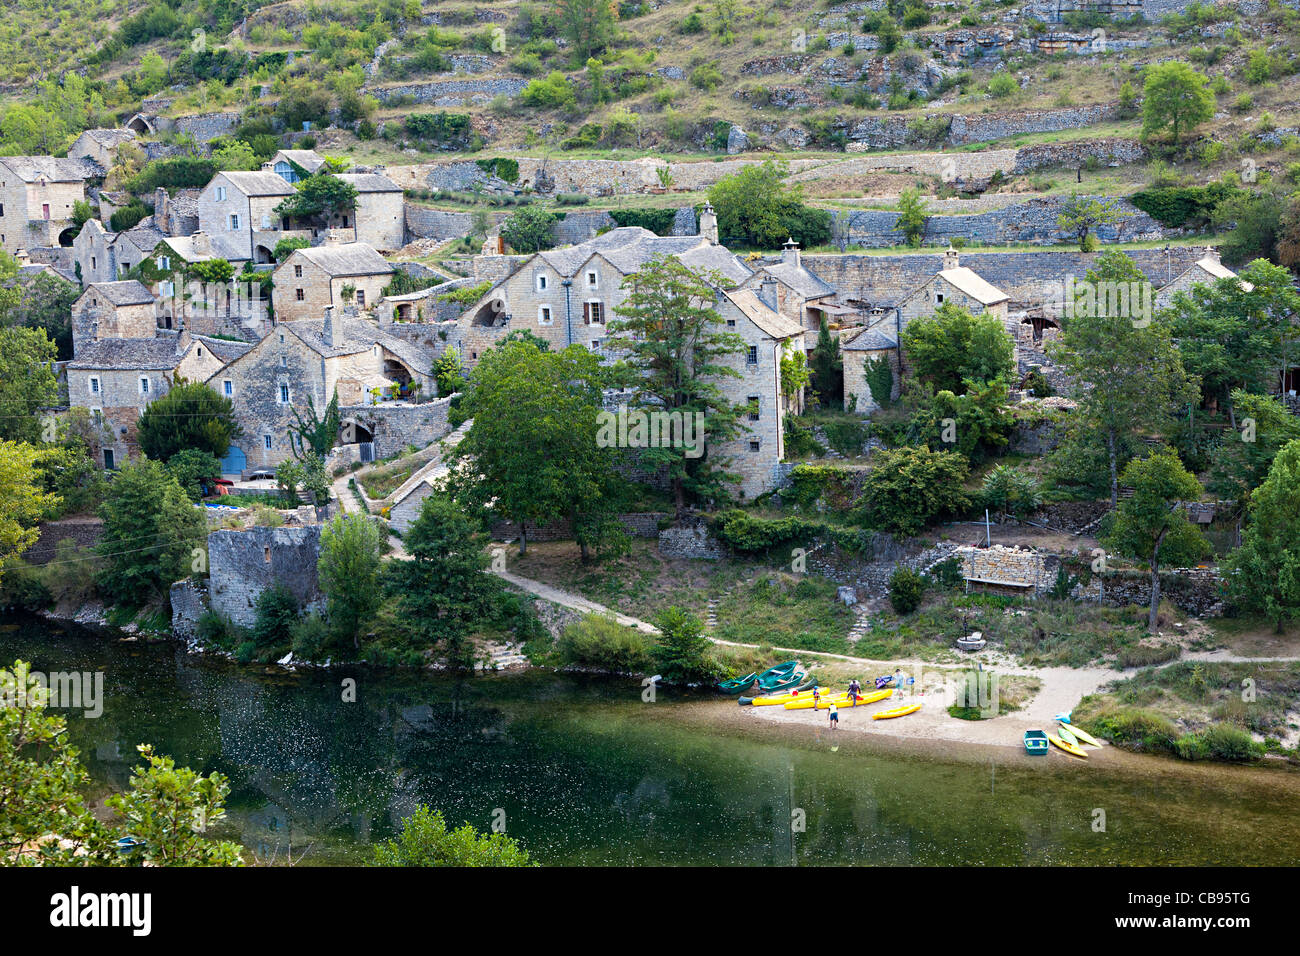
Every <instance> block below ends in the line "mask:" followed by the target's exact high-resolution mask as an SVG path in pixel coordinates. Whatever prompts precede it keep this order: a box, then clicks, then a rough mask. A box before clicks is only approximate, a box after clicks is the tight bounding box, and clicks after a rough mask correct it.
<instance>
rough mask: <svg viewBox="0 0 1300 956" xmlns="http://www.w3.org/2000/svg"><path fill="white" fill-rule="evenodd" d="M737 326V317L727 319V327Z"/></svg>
mask: <svg viewBox="0 0 1300 956" xmlns="http://www.w3.org/2000/svg"><path fill="white" fill-rule="evenodd" d="M735 327H736V320H735V319H727V328H729V329H734V328H735Z"/></svg>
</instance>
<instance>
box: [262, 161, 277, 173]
mask: <svg viewBox="0 0 1300 956" xmlns="http://www.w3.org/2000/svg"><path fill="white" fill-rule="evenodd" d="M262 172H264V173H273V172H275V165H274V164H273V163H263V164H262Z"/></svg>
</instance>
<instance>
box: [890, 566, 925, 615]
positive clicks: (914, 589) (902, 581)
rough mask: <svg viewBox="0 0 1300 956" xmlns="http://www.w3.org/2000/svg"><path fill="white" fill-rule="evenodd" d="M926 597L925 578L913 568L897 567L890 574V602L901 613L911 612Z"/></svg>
mask: <svg viewBox="0 0 1300 956" xmlns="http://www.w3.org/2000/svg"><path fill="white" fill-rule="evenodd" d="M923 597H925V578H924V577H922V576H921V575H920V574H917V573H916V572H915V571H913V570H912V569H911V568H903V567H900V568H897V569H895V571H894V573H893V574H891V575H890V576H889V603H890V604H891V605H892V606H893V608H894V610H895V611H897V612H898V613H899V614H911V613H912V612H913V611H915V610H916V609H917V608H918V607H920V606H921V598H923Z"/></svg>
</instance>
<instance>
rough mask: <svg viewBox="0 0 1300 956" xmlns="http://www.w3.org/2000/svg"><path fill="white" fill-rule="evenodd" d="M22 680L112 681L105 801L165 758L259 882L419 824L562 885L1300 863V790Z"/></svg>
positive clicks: (1125, 764)
mask: <svg viewBox="0 0 1300 956" xmlns="http://www.w3.org/2000/svg"><path fill="white" fill-rule="evenodd" d="M16 658H21V659H23V660H26V661H28V662H30V663H31V664H32V666H33V668H34V669H35V670H38V671H43V672H47V673H48V672H57V671H91V672H95V671H99V672H102V673H103V674H104V693H105V701H104V708H103V714H102V715H101V716H99V717H97V718H90V717H86V716H83V715H81V714H79V713H76V712H69V713H68V718H69V728H70V735H71V738H72V740H73V742H74V744H76V746H77V747H78V748H79V749H80V750H81V751H82V755H83V758H84V760H85V762H86V764H87V766H88V768H89V770H90V773H91V776H92V778H93V780H94V783H95V787H96V791H97V792H96V795H97V796H98V795H102V794H103V793H106V792H109V791H113V790H119V789H122V788H124V787H126V786H127V785H128V780H129V777H130V773H131V768H132V767H133V766H134V765H135V764H136V763H137V762H138V757H137V754H136V752H135V746H136V744H138V743H144V742H148V743H152V744H154V745H156V747H157V748H158V750H159V751H160V752H162V753H165V754H168V755H170V756H173V757H175V758H176V760H177V762H178V763H179V764H186V765H189V766H192V767H194V768H195V769H198V770H202V771H203V772H209V771H213V770H217V771H220V772H221V773H223V774H225V775H227V776H228V777H229V778H230V781H231V794H230V798H229V800H228V810H229V817H228V819H227V820H226V821H225V822H223V824H222V825H221V826H220V828H219V829H218V831H217V833H216V834H215V835H218V836H222V837H226V838H230V839H235V840H238V841H239V842H240V843H242V844H243V845H244V846H245V847H247V848H248V850H249V851H250V852H251V853H252V854H254V855H255V858H256V859H257V860H259V861H261V862H269V863H275V864H283V863H285V862H286V860H287V859H289V858H290V854H291V856H292V859H293V861H294V862H295V863H296V862H303V863H307V864H316V865H330V864H349V863H357V862H362V861H364V860H366V859H367V858H368V856H369V853H370V846H371V844H373V843H374V842H375V841H377V840H381V839H384V838H387V837H389V836H391V835H393V833H394V829H395V826H396V824H397V823H398V821H399V820H400V819H401V818H402V817H403V816H404V815H407V814H409V813H410V812H411V811H412V810H413V809H414V808H415V807H416V805H417V804H419V803H427V804H429V805H431V806H433V807H435V808H437V809H440V810H442V811H443V812H444V814H445V815H446V816H447V817H448V819H449V821H451V822H453V823H460V822H462V821H466V820H468V821H470V822H472V823H474V824H475V825H476V826H479V827H481V828H484V829H487V828H489V827H491V825H492V823H493V821H494V819H495V820H498V821H503V822H504V825H505V828H506V832H508V833H510V834H511V835H512V836H515V837H517V838H518V839H519V840H521V841H522V842H523V844H524V845H525V846H526V847H527V849H528V850H529V851H530V852H531V853H532V854H533V855H534V856H535V857H536V858H537V859H538V860H540V861H542V862H543V863H549V864H569V865H592V864H712V865H741V864H761V865H790V864H839V863H853V864H868V863H871V864H878V865H911V864H928V865H953V866H972V865H975V866H979V865H1031V864H1046V865H1053V864H1075V865H1091V864H1120V865H1127V864H1135V865H1200V864H1219V865H1229V864H1241V865H1295V864H1296V863H1297V862H1300V773H1298V772H1296V771H1294V770H1292V769H1288V768H1284V767H1252V768H1241V767H1225V766H1217V765H1201V764H1197V765H1192V764H1186V763H1182V762H1179V761H1175V760H1172V759H1165V758H1157V757H1144V756H1138V755H1130V754H1122V753H1120V752H1119V751H1114V755H1115V757H1116V759H1114V760H1110V761H1108V762H1107V763H1106V765H1104V766H1103V765H1102V762H1100V761H1094V762H1093V764H1092V765H1087V764H1079V762H1076V761H1068V762H1067V761H1065V760H1056V759H1048V758H1030V757H1027V756H1024V755H1023V754H1020V753H1018V752H1017V751H1015V750H1011V749H998V750H981V749H978V748H962V749H960V750H956V751H945V750H943V749H942V748H930V749H918V750H915V751H913V750H899V749H897V748H896V747H894V748H888V749H881V748H880V747H879V746H876V745H874V744H873V743H872V742H871V741H869V740H865V739H855V737H856V738H861V737H862V735H848V734H840V735H838V739H834V740H833V741H832V739H831V738H830V737H829V735H827V734H823V733H817V734H811V733H808V732H807V731H806V730H799V729H794V728H787V727H775V726H768V725H767V724H766V723H765V722H759V721H743V720H738V719H737V718H736V711H738V709H739V708H736V707H735V705H734V704H732V703H729V702H726V701H719V700H718V699H717V698H714V697H708V698H701V697H695V698H674V697H673V696H672V695H670V694H667V693H664V692H660V694H659V695H658V699H657V700H656V701H654V702H651V703H647V702H644V701H643V700H642V696H641V695H642V691H641V687H640V685H639V683H638V682H636V681H632V680H607V679H595V678H581V677H572V676H565V675H556V674H554V673H550V672H543V671H530V672H526V673H522V674H511V675H507V676H487V677H477V678H473V679H467V680H456V679H453V678H450V677H446V676H430V675H425V674H409V673H395V672H378V671H368V670H364V669H357V670H342V671H331V672H329V673H328V674H325V673H318V672H311V673H303V674H287V673H284V672H281V671H279V670H278V669H265V668H249V667H239V666H236V665H233V664H229V663H225V662H221V661H216V660H213V659H210V658H204V657H199V656H193V655H189V654H187V653H185V652H184V650H183V649H181V648H180V647H178V646H177V645H174V644H147V643H142V642H124V641H120V640H117V639H115V638H114V637H110V636H106V635H105V634H103V633H101V632H95V631H88V630H83V629H80V628H76V627H62V626H55V625H50V624H46V623H44V622H38V621H33V620H30V619H19V618H8V619H3V618H0V661H3V662H4V664H5V665H6V666H7V665H9V664H11V663H12V662H13V661H14V660H15V659H16ZM349 678H351V679H354V680H355V681H356V694H355V697H356V699H355V701H351V702H348V701H345V700H344V699H343V698H344V696H345V693H346V690H347V687H346V685H345V681H346V680H347V679H349ZM1099 812H1100V814H1104V819H1103V817H1102V816H1100V815H1099ZM792 821H793V824H794V825H792ZM1099 824H1104V826H1099Z"/></svg>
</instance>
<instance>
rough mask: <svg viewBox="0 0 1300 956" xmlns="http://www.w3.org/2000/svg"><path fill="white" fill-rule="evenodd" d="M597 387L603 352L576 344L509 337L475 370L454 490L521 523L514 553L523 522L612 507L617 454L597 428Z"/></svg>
mask: <svg viewBox="0 0 1300 956" xmlns="http://www.w3.org/2000/svg"><path fill="white" fill-rule="evenodd" d="M601 385H602V375H601V368H600V359H599V358H598V357H597V356H596V355H595V354H594V353H593V352H591V351H590V350H588V349H585V348H583V347H581V346H570V347H568V348H566V349H564V350H563V351H561V352H551V351H549V350H543V349H539V348H538V347H537V346H536V345H534V344H533V343H531V342H527V341H522V340H514V341H505V342H502V343H501V344H500V345H498V346H497V347H496V348H493V349H489V350H488V351H487V352H485V353H484V354H483V356H482V357H481V358H480V360H479V364H478V366H477V367H476V368H475V369H474V374H473V376H472V387H471V389H470V391H469V393H468V394H467V395H466V398H465V400H464V402H463V403H462V406H461V408H462V411H463V412H464V413H465V414H466V415H467V416H468V417H470V418H473V420H474V421H473V424H472V425H471V426H470V428H469V431H468V432H467V433H466V435H465V438H464V440H463V441H461V443H460V444H459V445H458V446H457V447H456V456H457V457H458V458H462V459H467V460H468V461H469V462H470V463H471V464H470V467H468V468H463V469H458V470H457V471H456V472H455V474H454V478H455V479H456V480H454V481H453V486H452V487H453V490H454V494H455V497H456V498H457V499H458V500H461V501H462V502H469V503H471V504H473V505H476V506H478V507H483V508H490V509H491V511H492V513H493V514H494V515H499V516H500V517H502V518H505V519H507V520H509V521H513V522H515V523H516V524H518V525H519V526H520V535H519V553H520V554H523V553H524V552H525V550H526V548H527V529H526V525H527V524H528V523H532V524H535V525H536V524H546V523H548V522H551V521H554V520H557V519H559V518H563V517H568V518H570V519H572V520H575V521H576V520H577V519H578V517H579V514H580V513H582V514H585V515H587V516H591V515H595V514H598V513H605V512H607V511H608V508H607V507H605V506H604V505H603V502H604V501H605V500H606V499H607V498H608V495H607V493H606V492H607V485H608V480H609V476H610V474H611V472H612V470H613V451H612V447H611V446H609V445H604V446H602V444H601V442H600V441H598V436H597V433H596V420H597V415H598V413H599V412H600V410H601ZM589 527H590V528H591V530H598V529H599V528H600V525H594V526H589ZM585 556H586V548H585V547H584V557H585Z"/></svg>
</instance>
